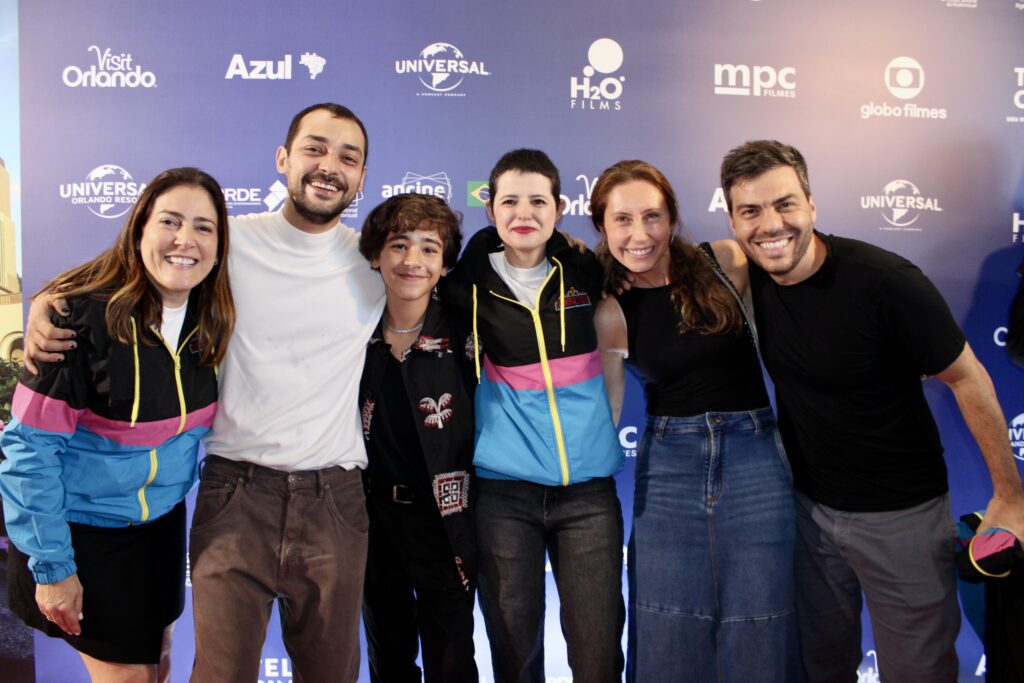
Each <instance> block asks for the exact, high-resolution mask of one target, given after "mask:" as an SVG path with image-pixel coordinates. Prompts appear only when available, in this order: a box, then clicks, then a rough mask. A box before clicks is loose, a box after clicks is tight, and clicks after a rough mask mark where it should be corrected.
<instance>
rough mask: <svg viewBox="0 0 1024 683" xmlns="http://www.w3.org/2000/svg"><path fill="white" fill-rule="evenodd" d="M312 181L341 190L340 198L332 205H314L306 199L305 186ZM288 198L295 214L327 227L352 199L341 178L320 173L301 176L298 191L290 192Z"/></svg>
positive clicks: (336, 218)
mask: <svg viewBox="0 0 1024 683" xmlns="http://www.w3.org/2000/svg"><path fill="white" fill-rule="evenodd" d="M313 181H320V182H324V183H330V184H332V185H337V186H338V188H339V189H340V190H341V196H340V197H338V200H337V201H336V202H335V203H334V204H330V205H319V204H314V203H313V202H311V201H310V200H308V199H307V198H306V186H307V185H308V184H309V183H311V182H313ZM289 196H290V197H291V200H292V205H293V206H294V207H295V212H296V213H298V214H299V215H300V216H302V217H303V218H304V219H306V220H307V221H309V222H310V223H313V224H315V225H327V224H328V223H331V222H333V221H336V220H338V217H339V216H341V212H342V211H344V210H345V209H346V208H348V205H349V204H350V203H351V202H352V197H350V196H349V194H348V185H346V184H345V181H344V180H343V179H342V178H340V177H338V178H332V177H331V176H325V175H323V174H322V173H310V174H308V175H305V176H303V177H302V182H301V184H300V185H299V187H298V189H297V190H294V191H290V192H289Z"/></svg>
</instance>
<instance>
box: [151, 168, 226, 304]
mask: <svg viewBox="0 0 1024 683" xmlns="http://www.w3.org/2000/svg"><path fill="white" fill-rule="evenodd" d="M139 252H140V254H141V256H142V264H143V266H144V267H145V268H146V274H147V275H148V276H149V280H150V282H152V283H153V286H154V287H156V289H157V291H158V292H159V293H160V296H161V298H162V300H163V304H164V306H168V307H171V308H178V307H180V306H182V305H184V304H185V302H186V301H187V300H188V294H189V292H190V291H192V288H193V287H195V286H196V285H198V284H199V283H200V282H202V281H203V280H204V279H205V278H206V276H207V275H209V274H210V270H212V269H213V264H214V261H215V260H216V258H217V211H216V209H215V208H214V205H213V200H212V199H210V195H209V194H207V193H206V190H204V189H202V188H200V187H196V186H194V185H178V186H176V187H173V188H171V189H170V190H167V191H166V192H164V193H163V194H162V195H160V196H159V197H157V198H156V200H155V201H154V202H153V209H152V212H151V213H150V215H149V218H148V219H147V220H146V223H145V225H144V226H143V228H142V237H141V238H140V239H139Z"/></svg>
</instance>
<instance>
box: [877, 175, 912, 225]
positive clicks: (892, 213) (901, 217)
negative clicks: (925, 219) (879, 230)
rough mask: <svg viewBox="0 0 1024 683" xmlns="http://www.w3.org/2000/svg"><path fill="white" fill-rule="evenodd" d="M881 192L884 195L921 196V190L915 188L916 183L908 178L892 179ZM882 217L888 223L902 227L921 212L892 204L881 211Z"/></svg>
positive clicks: (909, 223)
mask: <svg viewBox="0 0 1024 683" xmlns="http://www.w3.org/2000/svg"><path fill="white" fill-rule="evenodd" d="M882 193H883V194H884V195H885V196H886V197H889V196H892V195H897V196H902V195H910V196H912V197H919V196H921V191H920V190H918V189H917V185H915V184H914V183H912V182H910V181H909V180H894V181H892V182H891V183H889V184H888V185H886V186H885V188H883V189H882ZM882 217H883V218H885V220H886V221H888V222H889V224H890V225H894V226H896V227H897V228H904V227H906V226H908V225H911V224H912V223H913V222H914V221H916V220H917V219H918V218H920V217H921V212H920V211H918V210H916V209H914V210H911V209H906V208H902V207H895V206H894V207H892V208H891V209H888V210H885V211H882Z"/></svg>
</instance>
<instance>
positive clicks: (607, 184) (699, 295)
mask: <svg viewBox="0 0 1024 683" xmlns="http://www.w3.org/2000/svg"><path fill="white" fill-rule="evenodd" d="M634 181H639V182H644V183H648V184H650V185H653V186H654V187H655V188H657V190H658V191H659V192H660V193H661V196H662V197H663V198H664V200H665V205H666V206H667V208H668V216H669V222H670V224H671V226H672V236H671V238H670V240H669V269H668V276H669V282H670V283H671V285H672V303H673V304H674V305H675V306H676V308H678V309H679V318H680V322H679V325H678V328H677V329H678V332H679V334H685V333H687V332H696V333H698V334H721V333H723V332H728V331H732V330H738V329H740V328H741V327H742V326H743V314H742V313H741V312H740V308H739V305H738V304H737V303H736V300H735V299H734V298H733V296H732V293H731V292H729V290H728V289H727V288H726V287H725V285H724V284H722V282H721V280H719V279H718V276H717V275H716V274H715V272H714V270H712V267H711V265H710V264H709V263H708V262H707V259H706V258H705V257H704V255H703V254H701V253H700V252H699V250H698V248H697V247H696V246H695V245H694V244H692V243H690V242H687V241H686V240H684V239H683V238H682V237H680V236H679V234H678V229H679V202H678V201H677V200H676V193H675V191H674V190H673V189H672V185H671V184H670V183H669V182H668V179H667V178H666V177H665V175H664V174H663V173H662V172H661V171H659V170H658V169H657V168H656V167H654V166H652V165H651V164H649V163H647V162H646V161H638V160H626V161H620V162H618V163H616V164H613V165H612V166H610V167H608V168H607V169H605V171H604V172H603V173H602V174H601V177H599V178H598V179H597V182H596V183H595V184H594V190H593V192H592V193H591V196H590V210H591V219H592V220H593V222H594V227H595V228H596V229H597V231H598V232H599V233H601V240H602V244H601V245H599V246H598V250H597V252H598V258H599V259H600V260H601V263H602V265H603V266H604V268H605V285H606V288H608V289H609V290H611V289H613V285H614V284H616V283H618V282H621V281H622V280H623V279H624V278H625V275H626V273H627V272H628V271H627V270H626V267H625V266H623V265H622V264H621V263H619V262H618V261H617V260H615V258H614V257H613V256H612V255H611V253H610V252H609V250H608V248H607V243H606V242H605V239H606V236H605V233H604V214H605V211H606V210H607V208H608V195H609V194H610V193H611V191H612V190H613V189H614V188H615V187H617V186H619V185H622V184H625V183H629V182H634Z"/></svg>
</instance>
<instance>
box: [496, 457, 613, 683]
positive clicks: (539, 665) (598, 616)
mask: <svg viewBox="0 0 1024 683" xmlns="http://www.w3.org/2000/svg"><path fill="white" fill-rule="evenodd" d="M477 491H478V493H479V498H478V499H477V503H476V523H477V545H478V552H479V558H480V566H479V581H480V584H479V596H480V610H481V611H482V612H483V615H484V624H485V625H486V626H487V638H488V640H490V643H491V662H492V665H493V668H494V680H495V683H520V682H523V683H526V682H529V683H541V682H542V681H544V584H545V582H546V577H545V574H544V555H545V552H547V553H548V555H549V556H550V559H551V568H552V570H553V572H554V575H555V583H556V585H557V586H558V597H559V601H560V602H561V623H562V634H563V635H564V636H565V642H566V652H567V654H568V659H569V667H570V668H571V669H572V673H573V679H574V680H576V681H586V682H587V683H602V682H604V681H608V682H612V681H616V682H617V681H620V680H621V677H622V666H623V658H622V644H621V643H622V627H623V622H624V621H625V608H624V606H623V604H622V510H621V508H620V506H619V498H618V496H617V495H616V493H615V480H614V479H612V478H610V477H607V478H600V479H592V480H590V481H586V482H583V483H580V484H573V485H571V486H566V487H561V486H542V485H540V484H533V483H530V482H525V481H507V480H499V479H484V478H482V477H481V478H479V479H477Z"/></svg>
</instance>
